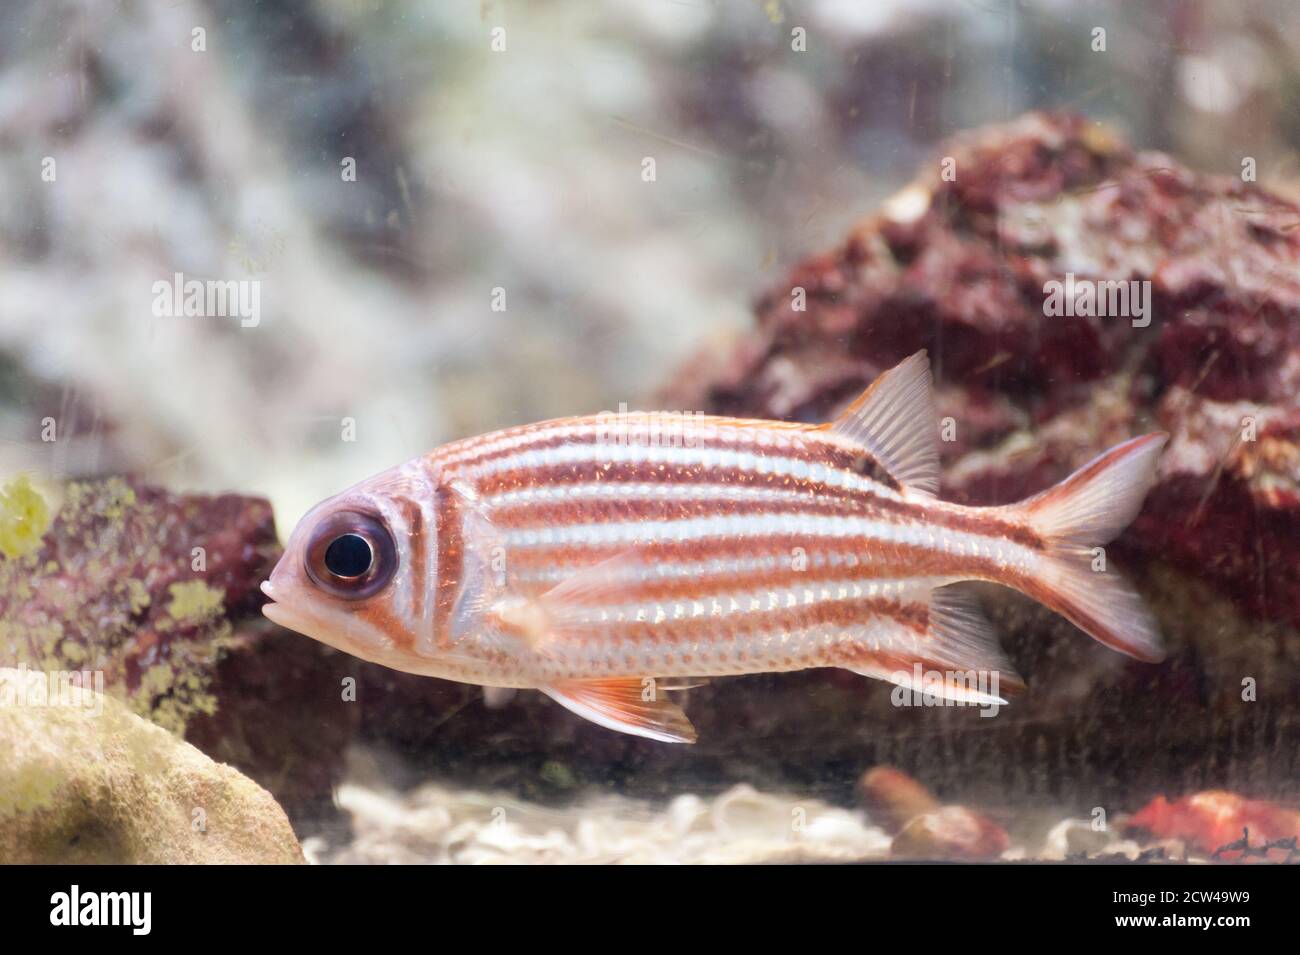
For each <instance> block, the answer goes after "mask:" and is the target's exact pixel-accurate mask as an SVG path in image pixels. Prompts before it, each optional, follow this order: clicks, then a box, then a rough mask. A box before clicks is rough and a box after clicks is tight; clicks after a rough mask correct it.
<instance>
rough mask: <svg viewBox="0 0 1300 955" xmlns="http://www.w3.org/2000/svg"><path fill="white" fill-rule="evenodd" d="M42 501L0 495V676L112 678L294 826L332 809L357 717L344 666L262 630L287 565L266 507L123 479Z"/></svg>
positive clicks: (18, 483)
mask: <svg viewBox="0 0 1300 955" xmlns="http://www.w3.org/2000/svg"><path fill="white" fill-rule="evenodd" d="M33 493H34V492H33V490H32V488H31V486H30V484H28V483H27V482H26V481H25V479H23V478H18V479H16V480H15V481H12V482H10V484H9V485H7V486H6V490H5V493H4V494H3V495H0V531H3V533H0V621H3V626H2V627H0V664H4V665H17V664H27V665H28V666H31V667H35V668H39V669H55V670H91V671H99V672H102V673H103V674H104V680H105V687H106V689H107V691H108V692H109V693H110V695H114V696H117V697H118V698H120V699H122V700H124V701H125V702H126V703H127V705H128V706H129V707H130V709H132V710H133V711H134V712H136V713H139V714H141V715H143V716H146V717H148V718H149V719H150V720H152V721H153V722H155V723H157V724H159V725H161V726H164V727H166V728H168V729H170V730H172V731H174V732H176V733H180V734H184V735H185V737H186V738H188V739H190V740H191V741H193V742H195V743H196V744H198V745H199V746H200V747H201V748H203V749H204V751H205V752H207V753H209V755H211V756H213V757H214V758H216V759H219V760H224V761H228V762H231V763H234V764H235V765H237V766H238V767H239V768H240V769H242V770H244V771H245V772H247V773H249V774H250V775H252V776H253V777H254V778H255V779H257V780H258V781H259V782H261V783H262V784H263V785H265V786H267V787H268V788H270V789H271V790H272V791H273V792H274V793H275V794H276V796H277V798H278V799H280V800H281V801H282V803H283V804H284V805H285V806H286V808H287V809H288V810H289V811H290V812H291V813H293V814H295V815H298V814H301V815H305V816H313V817H314V816H317V815H319V814H320V812H321V811H323V810H328V809H329V807H330V806H331V792H332V787H333V784H334V782H336V781H337V778H338V776H339V774H340V773H341V771H342V751H343V749H344V747H345V746H346V744H347V741H348V739H349V738H350V735H351V733H352V730H353V728H354V726H355V723H356V719H355V714H354V708H353V707H350V706H344V705H342V704H341V702H340V692H339V685H340V684H339V675H338V674H337V673H336V672H335V667H336V664H337V661H339V660H340V659H341V658H342V657H341V655H340V654H337V653H334V652H333V651H330V650H328V649H327V648H323V647H321V646H319V645H318V644H315V643H314V641H310V640H305V639H303V638H301V637H299V636H298V635H296V634H290V633H289V632H287V631H284V630H280V629H279V628H276V627H273V626H271V625H270V623H269V622H268V621H266V620H265V619H264V618H263V617H262V615H261V612H260V608H261V605H262V603H263V600H264V598H263V596H262V594H261V592H260V591H259V589H258V585H259V583H260V582H261V581H262V580H263V579H265V577H266V575H267V574H268V573H269V571H270V568H271V567H272V566H273V565H274V563H275V561H276V560H277V559H278V557H279V554H280V546H279V543H278V542H277V539H276V533H275V522H274V519H273V517H272V514H271V507H270V504H269V503H268V502H267V501H265V500H263V499H261V498H254V497H244V496H240V495H235V494H224V495H218V496H208V495H197V494H194V495H191V494H172V493H170V492H168V491H165V490H163V489H162V488H158V487H154V486H151V485H148V484H145V483H144V482H141V481H138V480H134V479H123V478H109V479H105V480H98V481H74V482H69V483H67V484H63V485H60V486H58V487H54V488H50V489H46V493H47V494H48V496H49V497H50V498H51V499H52V502H53V503H54V504H55V505H56V506H53V507H51V506H46V507H44V508H42V507H41V506H38V504H37V503H36V502H35V501H34V500H33ZM11 518H12V520H11ZM38 518H39V520H38ZM38 525H39V526H38ZM20 530H21V533H20Z"/></svg>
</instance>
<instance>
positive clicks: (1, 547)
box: [0, 474, 51, 560]
mask: <svg viewBox="0 0 1300 955" xmlns="http://www.w3.org/2000/svg"><path fill="white" fill-rule="evenodd" d="M50 520H51V514H50V505H49V503H48V502H47V501H46V500H45V496H44V495H43V494H41V492H40V491H38V490H36V488H35V487H33V486H32V482H31V479H30V478H28V476H27V475H25V474H20V475H19V476H18V477H16V478H13V479H11V480H10V481H8V482H7V483H6V484H5V486H4V487H3V488H0V554H3V555H4V556H5V557H7V558H9V559H10V560H17V559H19V558H22V557H26V556H27V555H28V554H31V553H34V552H35V551H37V550H39V549H40V547H41V542H42V541H43V540H44V538H45V532H46V531H48V530H49V529H50Z"/></svg>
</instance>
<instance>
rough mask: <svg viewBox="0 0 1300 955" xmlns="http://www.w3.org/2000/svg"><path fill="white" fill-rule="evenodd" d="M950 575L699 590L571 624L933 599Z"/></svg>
mask: <svg viewBox="0 0 1300 955" xmlns="http://www.w3.org/2000/svg"><path fill="white" fill-rule="evenodd" d="M949 582H950V581H949V579H948V578H935V577H913V578H902V579H892V580H880V579H869V578H868V579H844V580H827V581H812V582H809V583H807V584H797V583H796V584H793V585H791V586H787V587H775V588H748V589H742V590H724V591H721V592H718V593H712V594H708V593H705V594H694V595H692V596H691V597H689V598H685V597H683V598H677V599H666V600H649V601H641V602H635V603H626V604H613V605H604V606H599V605H593V606H586V605H584V606H580V607H573V608H571V611H570V612H569V613H566V623H572V624H574V625H583V624H588V625H593V626H596V625H601V626H607V625H609V624H620V623H651V624H662V623H680V622H684V621H688V620H689V621H693V620H702V619H705V618H709V619H712V620H720V619H723V618H729V619H731V620H734V619H735V618H737V617H745V616H750V615H753V614H763V613H768V612H770V611H773V610H790V609H795V608H798V607H812V606H821V605H825V604H829V603H842V602H847V601H850V600H898V601H901V602H904V603H928V600H929V595H930V590H931V589H932V588H934V587H935V586H941V585H942V584H945V583H949Z"/></svg>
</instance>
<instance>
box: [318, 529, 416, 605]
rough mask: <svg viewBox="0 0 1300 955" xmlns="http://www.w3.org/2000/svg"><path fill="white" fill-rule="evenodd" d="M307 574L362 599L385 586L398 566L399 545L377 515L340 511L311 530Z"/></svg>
mask: <svg viewBox="0 0 1300 955" xmlns="http://www.w3.org/2000/svg"><path fill="white" fill-rule="evenodd" d="M305 563H306V567H307V575H308V576H309V577H311V579H312V581H313V582H315V584H316V586H318V587H320V588H321V589H322V590H324V591H326V592H328V593H331V594H333V595H335V596H336V597H343V598H345V599H348V600H361V599H364V598H366V597H371V596H373V595H374V594H377V593H378V592H379V591H381V590H383V589H384V587H385V586H386V585H387V584H388V582H389V581H390V580H392V579H393V573H394V571H396V569H397V548H396V547H395V546H394V545H393V536H392V534H391V533H389V530H388V527H387V526H386V525H385V524H384V522H383V520H381V519H380V518H379V517H378V516H377V515H374V514H367V513H365V512H362V511H339V512H337V513H335V514H331V515H330V516H329V517H327V518H325V519H324V520H323V521H321V522H320V523H319V524H318V525H317V526H316V528H315V530H313V531H312V536H311V541H310V543H309V544H308V545H307V553H306V558H305Z"/></svg>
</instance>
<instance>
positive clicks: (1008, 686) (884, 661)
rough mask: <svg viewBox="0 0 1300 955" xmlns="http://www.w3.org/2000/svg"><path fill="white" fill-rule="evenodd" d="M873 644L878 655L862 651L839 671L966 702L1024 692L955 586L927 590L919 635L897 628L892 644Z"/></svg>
mask: <svg viewBox="0 0 1300 955" xmlns="http://www.w3.org/2000/svg"><path fill="white" fill-rule="evenodd" d="M873 642H874V643H876V644H878V645H879V650H878V651H876V652H868V651H863V652H862V653H861V654H858V655H856V658H855V659H851V660H850V661H848V662H845V663H844V664H842V665H843V666H844V668H845V669H848V670H852V671H853V672H854V673H857V674H859V675H861V676H866V677H871V678H873V679H877V680H885V681H887V682H889V683H893V684H896V685H897V686H902V687H906V688H908V689H910V690H912V691H913V692H915V693H932V694H934V695H935V696H938V697H940V698H942V699H945V700H952V701H953V702H958V703H966V704H978V705H985V706H990V705H1002V704H1005V703H1006V702H1007V701H1006V700H1005V699H1004V698H1003V697H1002V695H1001V694H1002V693H1004V692H1006V693H1011V694H1015V693H1019V692H1021V691H1022V690H1024V688H1025V684H1024V681H1023V680H1022V679H1021V678H1020V675H1019V674H1017V673H1016V671H1015V668H1014V667H1013V666H1012V664H1011V661H1010V660H1009V659H1008V658H1007V656H1006V654H1005V653H1004V652H1003V651H1002V648H1001V647H1000V646H999V645H998V641H997V637H996V635H995V634H994V632H993V627H992V625H991V624H990V623H989V622H988V620H987V619H986V618H985V616H984V614H983V613H982V612H981V611H980V609H979V605H978V604H977V603H976V601H975V598H974V596H973V595H972V594H970V593H969V592H967V591H966V590H965V589H964V588H962V587H961V586H960V585H950V586H947V587H937V588H935V589H934V590H932V591H931V592H930V606H929V626H928V627H927V629H926V632H925V633H924V634H923V635H922V634H918V633H917V632H916V631H915V630H911V629H908V628H906V627H905V626H904V625H902V624H899V626H898V637H897V639H896V640H886V641H883V642H882V641H880V640H879V639H877V640H875V641H873Z"/></svg>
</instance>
